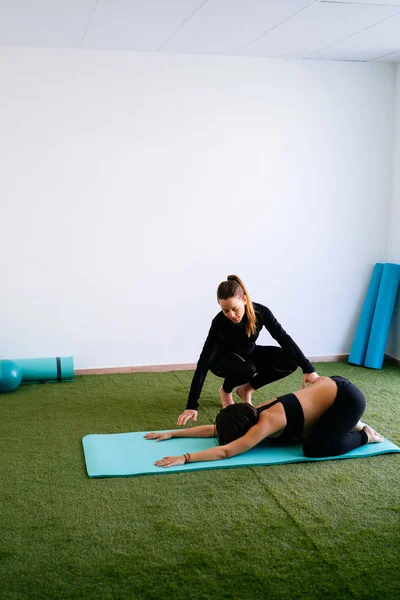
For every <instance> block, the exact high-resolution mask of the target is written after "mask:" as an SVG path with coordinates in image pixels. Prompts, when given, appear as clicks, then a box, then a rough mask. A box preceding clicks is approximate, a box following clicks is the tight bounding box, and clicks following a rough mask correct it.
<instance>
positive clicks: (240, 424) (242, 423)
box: [215, 402, 258, 446]
mask: <svg viewBox="0 0 400 600" xmlns="http://www.w3.org/2000/svg"><path fill="white" fill-rule="evenodd" d="M257 421H258V412H257V409H256V408H254V406H252V405H251V404H248V403H247V402H243V403H241V404H230V405H229V406H227V407H226V408H223V409H222V410H220V411H219V413H218V414H217V417H216V419H215V429H216V432H217V438H218V442H219V444H220V445H221V446H224V445H225V444H229V443H230V442H233V441H234V440H237V439H238V438H240V437H242V435H244V434H245V433H247V432H248V430H249V429H250V427H252V426H253V425H255V424H256V423H257Z"/></svg>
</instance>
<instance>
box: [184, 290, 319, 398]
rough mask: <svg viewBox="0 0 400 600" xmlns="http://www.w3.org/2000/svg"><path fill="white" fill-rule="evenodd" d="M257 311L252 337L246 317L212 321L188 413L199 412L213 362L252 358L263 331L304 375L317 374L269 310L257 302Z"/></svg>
mask: <svg viewBox="0 0 400 600" xmlns="http://www.w3.org/2000/svg"><path fill="white" fill-rule="evenodd" d="M253 307H254V312H255V315H256V332H255V334H254V335H250V337H248V336H247V333H246V322H247V316H246V313H245V314H244V316H243V319H242V320H241V322H240V323H233V322H232V321H231V320H230V319H228V318H227V317H225V315H224V314H223V312H222V311H221V312H219V313H218V314H217V316H216V317H215V318H214V319H213V320H212V323H211V328H210V331H209V332H208V336H207V339H206V341H205V343H204V346H203V350H202V352H201V354H200V358H199V360H198V363H197V368H196V371H195V373H194V375H193V379H192V385H191V386H190V392H189V398H188V402H187V406H186V409H187V410H197V408H198V406H199V402H198V400H199V397H200V393H201V390H202V387H203V383H204V380H205V378H206V375H207V372H208V370H209V368H210V364H211V363H212V361H213V360H214V359H215V358H216V357H217V356H218V355H220V354H224V353H225V352H236V353H237V354H240V356H242V357H243V358H248V357H249V356H250V354H251V353H252V351H253V350H254V348H255V347H256V340H257V338H258V336H259V335H260V331H261V329H262V328H263V327H265V328H266V329H267V330H268V331H269V333H270V334H271V336H272V337H273V338H274V339H275V340H276V341H277V342H278V343H279V345H280V346H281V348H282V349H283V350H285V351H286V352H287V354H288V355H289V356H290V357H291V358H293V360H294V361H295V362H296V363H297V364H298V366H299V367H301V369H302V370H303V373H313V372H314V371H315V368H314V366H313V364H312V363H311V362H310V361H309V360H308V359H307V358H306V357H305V356H304V354H303V353H302V351H301V350H300V348H299V347H298V346H297V344H296V343H295V342H294V341H293V340H292V338H291V337H290V335H288V334H287V333H286V331H285V330H284V329H283V327H282V326H281V325H280V324H279V323H278V321H277V320H276V319H275V317H274V315H273V314H272V312H271V311H270V310H269V308H267V307H266V306H263V305H262V304H257V303H256V302H253Z"/></svg>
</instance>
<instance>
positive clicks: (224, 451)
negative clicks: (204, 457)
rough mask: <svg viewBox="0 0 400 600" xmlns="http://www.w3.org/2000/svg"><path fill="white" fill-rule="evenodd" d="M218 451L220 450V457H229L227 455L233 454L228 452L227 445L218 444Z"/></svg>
mask: <svg viewBox="0 0 400 600" xmlns="http://www.w3.org/2000/svg"><path fill="white" fill-rule="evenodd" d="M220 451H221V459H224V458H229V457H231V456H233V454H232V453H230V452H229V448H228V447H227V446H220Z"/></svg>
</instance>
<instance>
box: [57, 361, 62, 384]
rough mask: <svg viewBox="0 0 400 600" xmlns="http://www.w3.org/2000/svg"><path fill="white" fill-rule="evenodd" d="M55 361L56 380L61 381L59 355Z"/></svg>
mask: <svg viewBox="0 0 400 600" xmlns="http://www.w3.org/2000/svg"><path fill="white" fill-rule="evenodd" d="M56 363H57V381H62V373H61V359H60V357H59V356H57V357H56Z"/></svg>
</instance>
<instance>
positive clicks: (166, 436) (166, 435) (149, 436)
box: [144, 431, 172, 442]
mask: <svg viewBox="0 0 400 600" xmlns="http://www.w3.org/2000/svg"><path fill="white" fill-rule="evenodd" d="M144 437H145V438H146V440H157V442H163V441H164V440H170V439H171V438H172V431H167V432H163V433H157V432H156V431H152V432H151V433H146V435H145V436H144Z"/></svg>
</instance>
